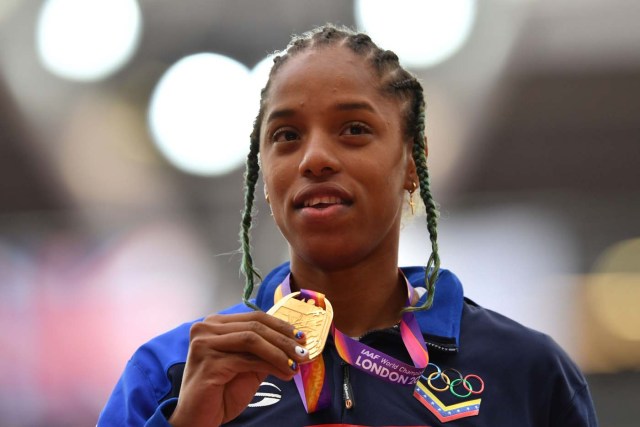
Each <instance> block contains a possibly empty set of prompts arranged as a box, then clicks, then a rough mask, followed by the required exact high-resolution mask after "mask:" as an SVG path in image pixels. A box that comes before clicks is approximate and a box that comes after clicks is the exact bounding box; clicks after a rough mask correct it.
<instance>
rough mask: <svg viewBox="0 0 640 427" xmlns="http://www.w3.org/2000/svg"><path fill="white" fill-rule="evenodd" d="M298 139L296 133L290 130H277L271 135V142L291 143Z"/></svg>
mask: <svg viewBox="0 0 640 427" xmlns="http://www.w3.org/2000/svg"><path fill="white" fill-rule="evenodd" d="M298 139H300V136H299V135H298V132H296V131H294V130H292V129H278V130H277V131H275V132H274V133H273V138H272V140H273V142H291V141H297V140H298Z"/></svg>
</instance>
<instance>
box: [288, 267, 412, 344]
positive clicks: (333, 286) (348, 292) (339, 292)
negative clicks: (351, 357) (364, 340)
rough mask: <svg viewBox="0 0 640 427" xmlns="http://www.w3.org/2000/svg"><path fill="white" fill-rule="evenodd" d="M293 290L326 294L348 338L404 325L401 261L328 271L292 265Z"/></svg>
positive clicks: (338, 325) (339, 327) (404, 293)
mask: <svg viewBox="0 0 640 427" xmlns="http://www.w3.org/2000/svg"><path fill="white" fill-rule="evenodd" d="M291 273H292V274H291V277H292V289H303V288H304V289H311V290H314V291H317V292H321V293H323V294H324V295H325V296H326V297H327V299H328V300H329V301H330V302H331V305H332V306H333V311H334V324H335V325H336V327H337V328H338V329H339V330H340V331H342V332H343V333H344V334H346V335H349V336H352V337H358V336H361V335H363V334H364V333H366V332H367V331H370V330H374V329H381V328H387V327H390V326H393V325H395V324H396V323H398V322H399V321H400V317H401V315H400V310H401V309H402V307H403V306H404V304H405V303H406V299H407V289H406V286H405V285H404V279H403V278H402V276H401V275H400V274H399V272H398V266H397V258H393V259H387V260H384V261H382V262H374V263H370V265H367V266H366V267H365V268H363V266H356V267H349V268H343V269H332V270H326V269H321V268H314V267H312V266H310V265H308V264H306V263H303V262H296V260H295V258H293V259H292V261H291Z"/></svg>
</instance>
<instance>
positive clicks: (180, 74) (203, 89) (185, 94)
mask: <svg viewBox="0 0 640 427" xmlns="http://www.w3.org/2000/svg"><path fill="white" fill-rule="evenodd" d="M270 62H271V58H267V59H265V60H263V61H261V62H260V63H258V65H256V67H255V68H254V71H252V72H250V71H249V69H248V68H247V67H245V66H244V65H243V64H241V63H239V62H238V61H236V60H234V59H232V58H229V57H227V56H224V55H218V54H214V53H200V54H196V55H191V56H188V57H185V58H183V59H181V60H180V61H178V62H177V63H175V64H174V65H173V66H171V68H169V70H167V72H166V73H165V74H164V75H163V76H162V78H161V79H160V82H159V83H158V85H157V86H156V88H155V90H154V93H153V96H152V98H151V105H150V107H149V118H148V119H149V126H150V128H151V133H152V135H153V138H154V141H155V143H156V145H157V146H158V148H159V150H160V151H161V153H162V154H163V155H164V156H165V157H166V158H167V159H168V160H169V162H171V163H172V164H173V165H174V166H176V167H177V168H178V169H180V170H182V171H184V172H188V173H193V174H198V175H222V174H225V173H228V172H230V171H232V170H233V169H235V168H237V167H238V166H240V165H241V164H243V163H244V160H245V158H246V155H247V152H248V150H249V135H250V134H251V128H252V124H253V120H254V119H255V116H256V114H257V113H258V107H259V97H260V89H262V87H264V85H265V84H266V80H267V77H268V73H269V70H270V66H269V63H270Z"/></svg>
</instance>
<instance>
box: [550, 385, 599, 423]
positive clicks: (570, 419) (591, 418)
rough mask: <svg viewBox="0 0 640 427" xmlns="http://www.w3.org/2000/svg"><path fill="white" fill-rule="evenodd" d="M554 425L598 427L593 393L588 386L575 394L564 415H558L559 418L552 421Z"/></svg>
mask: <svg viewBox="0 0 640 427" xmlns="http://www.w3.org/2000/svg"><path fill="white" fill-rule="evenodd" d="M552 425H553V426H554V427H555V426H558V427H560V426H562V427H598V419H597V417H596V412H595V409H594V407H593V401H592V400H591V393H589V387H588V386H587V385H586V384H585V385H584V386H583V387H582V388H580V389H579V390H578V391H577V392H576V393H575V394H574V396H573V399H571V403H570V404H569V406H568V407H566V408H565V410H564V414H558V417H557V418H556V419H554V420H552Z"/></svg>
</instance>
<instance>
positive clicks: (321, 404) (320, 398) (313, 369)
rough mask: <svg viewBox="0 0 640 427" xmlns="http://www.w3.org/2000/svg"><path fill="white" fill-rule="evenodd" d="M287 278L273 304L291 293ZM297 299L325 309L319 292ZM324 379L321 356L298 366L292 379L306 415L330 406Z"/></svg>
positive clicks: (329, 391)
mask: <svg viewBox="0 0 640 427" xmlns="http://www.w3.org/2000/svg"><path fill="white" fill-rule="evenodd" d="M289 276H290V275H287V277H286V278H285V279H284V282H282V284H281V285H280V286H278V287H277V288H276V292H275V294H274V296H273V299H274V303H276V302H278V301H279V300H280V299H282V298H283V297H284V296H286V295H288V294H290V293H291V284H290V283H289ZM298 298H299V299H300V300H309V299H312V300H313V301H315V303H316V306H318V307H322V308H323V309H324V308H326V305H325V303H324V294H321V293H320V292H315V291H311V290H309V289H303V290H301V291H300V295H298ZM324 378H325V368H324V359H323V358H322V355H319V356H318V357H316V358H315V359H314V360H312V361H311V362H309V363H305V364H303V365H300V372H298V373H297V374H296V375H295V376H294V377H293V380H294V381H295V383H296V387H297V388H298V393H299V394H300V397H301V398H302V404H303V405H304V409H305V410H306V411H307V414H310V413H312V412H315V411H317V410H320V409H324V408H327V407H329V405H330V404H331V390H329V385H328V384H327V382H326V381H325V380H324Z"/></svg>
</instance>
